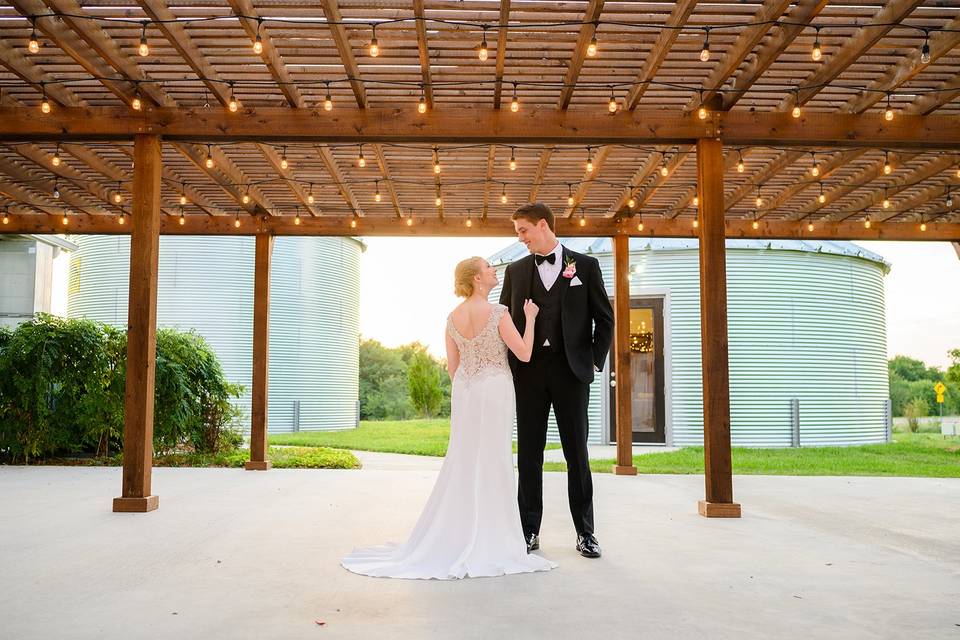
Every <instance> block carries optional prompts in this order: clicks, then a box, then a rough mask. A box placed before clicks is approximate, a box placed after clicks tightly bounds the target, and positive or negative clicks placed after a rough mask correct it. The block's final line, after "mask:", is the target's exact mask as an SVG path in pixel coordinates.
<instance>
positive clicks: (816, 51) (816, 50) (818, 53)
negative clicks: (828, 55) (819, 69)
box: [810, 40, 823, 62]
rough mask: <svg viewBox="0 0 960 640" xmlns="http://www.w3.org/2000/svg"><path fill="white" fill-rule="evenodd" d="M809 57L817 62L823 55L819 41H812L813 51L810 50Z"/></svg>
mask: <svg viewBox="0 0 960 640" xmlns="http://www.w3.org/2000/svg"><path fill="white" fill-rule="evenodd" d="M810 57H811V58H813V59H814V60H815V61H817V62H819V61H820V58H822V57H823V51H822V50H821V49H820V41H819V40H818V41H817V42H814V43H813V51H811V52H810Z"/></svg>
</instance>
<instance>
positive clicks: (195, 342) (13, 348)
mask: <svg viewBox="0 0 960 640" xmlns="http://www.w3.org/2000/svg"><path fill="white" fill-rule="evenodd" d="M126 346H127V345H126V334H125V333H124V332H123V331H121V330H119V329H115V328H113V327H110V326H108V325H104V324H100V323H96V322H93V321H90V320H79V319H73V320H67V319H63V318H59V317H57V316H52V315H49V314H38V315H37V316H36V317H35V318H34V319H33V320H31V321H29V322H25V323H23V324H21V325H20V326H19V327H17V328H16V330H14V331H4V332H0V460H9V461H25V462H29V461H30V460H31V459H33V458H37V457H44V456H51V455H64V454H79V453H93V454H95V455H97V456H107V455H109V454H110V452H111V449H113V450H114V451H115V450H117V449H118V448H119V447H120V446H121V445H122V434H123V411H124V387H125V381H126ZM156 381H157V382H156V394H155V399H154V403H155V405H154V406H155V409H154V450H155V451H156V452H165V451H170V450H173V449H174V448H178V447H184V446H186V447H189V448H191V449H193V450H195V451H198V452H216V451H218V450H222V449H230V448H232V447H235V446H236V445H237V444H238V443H239V442H240V441H241V439H240V435H239V433H237V432H236V431H235V430H234V429H233V428H232V423H233V421H234V420H235V418H236V417H237V416H238V411H237V409H236V408H234V407H233V405H232V404H231V402H230V398H231V397H236V396H239V395H240V393H241V392H242V389H241V387H239V386H238V385H233V384H230V383H229V382H227V380H226V379H225V377H224V375H223V370H222V368H221V367H220V364H219V362H217V360H216V357H215V355H214V353H213V351H212V350H211V349H210V348H209V346H207V345H206V343H204V341H203V339H202V338H201V337H200V336H198V335H197V334H195V333H178V332H176V331H172V330H161V331H159V332H158V333H157V366H156Z"/></svg>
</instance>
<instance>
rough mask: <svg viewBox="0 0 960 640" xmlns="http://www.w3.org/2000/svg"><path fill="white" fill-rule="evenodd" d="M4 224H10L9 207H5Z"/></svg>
mask: <svg viewBox="0 0 960 640" xmlns="http://www.w3.org/2000/svg"><path fill="white" fill-rule="evenodd" d="M3 224H10V213H9V211H7V205H4V207H3Z"/></svg>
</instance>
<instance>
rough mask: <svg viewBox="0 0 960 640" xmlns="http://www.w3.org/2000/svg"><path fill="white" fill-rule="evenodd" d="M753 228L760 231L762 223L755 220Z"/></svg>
mask: <svg viewBox="0 0 960 640" xmlns="http://www.w3.org/2000/svg"><path fill="white" fill-rule="evenodd" d="M753 228H754V229H759V228H760V223H759V222H757V221H756V220H754V221H753Z"/></svg>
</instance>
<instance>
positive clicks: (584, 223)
mask: <svg viewBox="0 0 960 640" xmlns="http://www.w3.org/2000/svg"><path fill="white" fill-rule="evenodd" d="M580 226H581V227H585V226H587V218H586V216H584V213H583V207H580Z"/></svg>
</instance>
